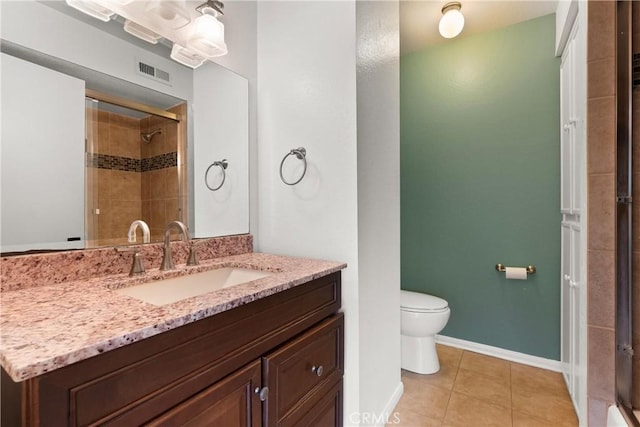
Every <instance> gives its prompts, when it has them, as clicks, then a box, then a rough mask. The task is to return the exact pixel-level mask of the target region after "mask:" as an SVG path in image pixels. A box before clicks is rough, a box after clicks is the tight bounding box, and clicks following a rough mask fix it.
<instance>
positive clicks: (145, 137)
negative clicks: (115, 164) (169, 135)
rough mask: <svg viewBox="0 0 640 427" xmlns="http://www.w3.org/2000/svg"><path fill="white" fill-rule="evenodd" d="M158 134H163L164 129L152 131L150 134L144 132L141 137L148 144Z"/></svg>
mask: <svg viewBox="0 0 640 427" xmlns="http://www.w3.org/2000/svg"><path fill="white" fill-rule="evenodd" d="M157 133H162V129H160V128H158V129H155V130H152V131H151V132H148V133H144V132H142V133H140V136H141V137H142V140H143V141H144V142H146V143H147V144H148V143H150V142H151V140H152V139H153V136H154V135H155V134H157Z"/></svg>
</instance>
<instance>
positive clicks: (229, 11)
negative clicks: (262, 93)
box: [214, 0, 259, 242]
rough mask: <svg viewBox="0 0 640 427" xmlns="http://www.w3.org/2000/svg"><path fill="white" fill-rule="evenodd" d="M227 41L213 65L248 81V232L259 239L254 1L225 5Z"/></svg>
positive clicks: (255, 11) (256, 11)
mask: <svg viewBox="0 0 640 427" xmlns="http://www.w3.org/2000/svg"><path fill="white" fill-rule="evenodd" d="M221 21H222V22H224V28H225V40H226V43H227V46H228V48H229V53H228V54H227V55H225V56H220V57H218V58H215V60H214V62H215V63H217V64H220V65H222V66H223V67H225V68H228V69H230V70H231V71H234V72H236V73H238V74H240V75H241V76H243V77H245V78H246V79H247V80H249V211H250V212H249V231H250V232H251V233H252V234H253V235H254V239H255V241H256V242H257V238H256V236H257V235H258V230H257V227H258V207H259V206H258V191H257V188H258V139H257V128H256V126H257V120H258V101H257V97H258V89H257V80H258V64H257V60H258V56H257V49H258V36H257V31H258V6H257V2H256V1H255V0H244V1H230V2H226V3H225V5H224V17H223V18H221Z"/></svg>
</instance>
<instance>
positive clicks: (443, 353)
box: [402, 344, 463, 390]
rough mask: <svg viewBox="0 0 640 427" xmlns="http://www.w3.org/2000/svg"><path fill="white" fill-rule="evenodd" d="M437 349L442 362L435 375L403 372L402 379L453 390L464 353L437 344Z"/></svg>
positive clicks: (457, 349)
mask: <svg viewBox="0 0 640 427" xmlns="http://www.w3.org/2000/svg"><path fill="white" fill-rule="evenodd" d="M436 349H437V351H438V359H439V360H440V370H439V371H438V372H436V373H435V374H427V375H423V374H416V373H415V372H409V371H405V370H403V371H402V378H403V379H404V378H419V379H420V381H422V382H424V383H425V384H431V385H435V386H438V387H443V388H448V389H449V390H451V389H452V388H453V383H454V381H455V380H456V375H457V373H458V366H459V365H460V360H461V359H462V353H463V351H462V350H460V349H459V348H455V347H448V346H444V345H440V344H437V345H436Z"/></svg>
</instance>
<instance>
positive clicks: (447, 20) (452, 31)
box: [438, 1, 464, 39]
mask: <svg viewBox="0 0 640 427" xmlns="http://www.w3.org/2000/svg"><path fill="white" fill-rule="evenodd" d="M461 8H462V4H460V3H459V2H457V1H456V2H451V3H447V4H445V5H444V6H443V7H442V18H440V24H439V25H438V30H439V31H440V35H441V36H442V37H444V38H446V39H452V38H454V37H455V36H457V35H458V34H460V32H462V28H464V15H463V14H462V12H460V9H461Z"/></svg>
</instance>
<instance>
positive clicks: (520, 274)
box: [505, 267, 527, 280]
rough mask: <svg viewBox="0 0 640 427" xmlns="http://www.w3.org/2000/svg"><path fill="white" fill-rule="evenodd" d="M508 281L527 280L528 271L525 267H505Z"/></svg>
mask: <svg viewBox="0 0 640 427" xmlns="http://www.w3.org/2000/svg"><path fill="white" fill-rule="evenodd" d="M505 276H506V277H507V279H516V280H527V269H526V268H524V267H505Z"/></svg>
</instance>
